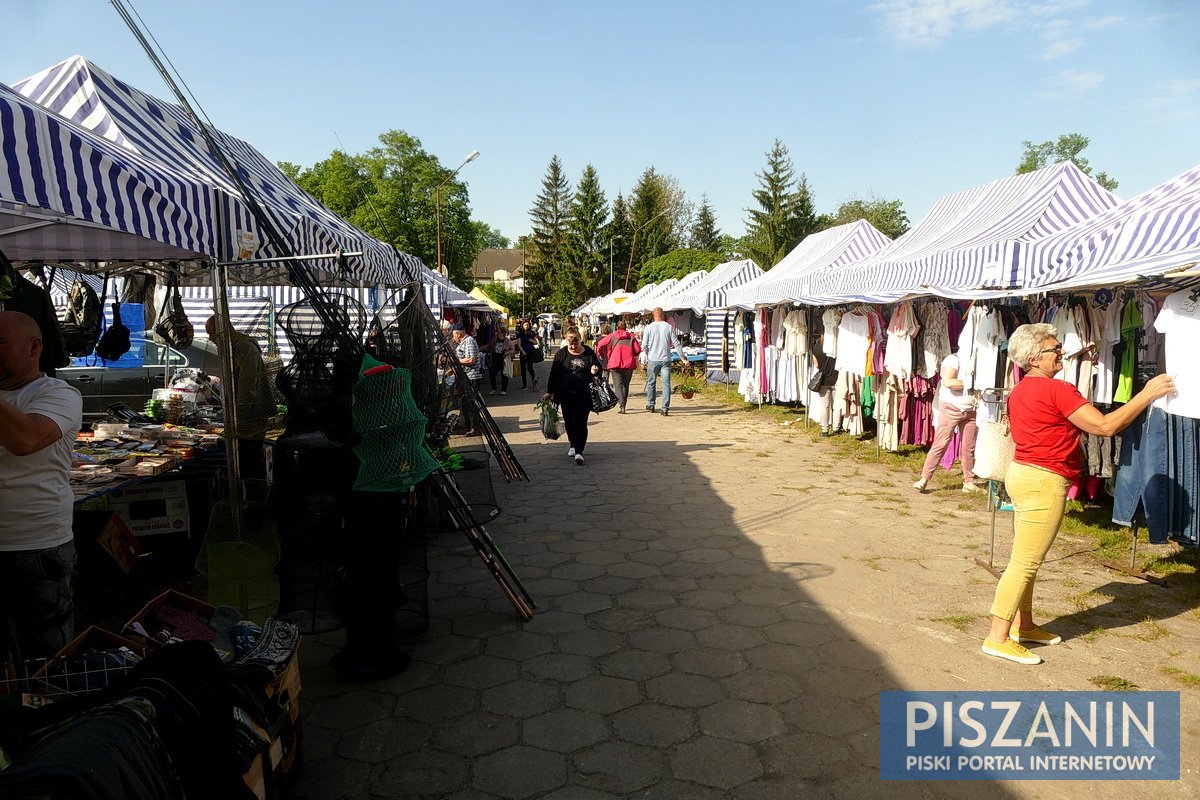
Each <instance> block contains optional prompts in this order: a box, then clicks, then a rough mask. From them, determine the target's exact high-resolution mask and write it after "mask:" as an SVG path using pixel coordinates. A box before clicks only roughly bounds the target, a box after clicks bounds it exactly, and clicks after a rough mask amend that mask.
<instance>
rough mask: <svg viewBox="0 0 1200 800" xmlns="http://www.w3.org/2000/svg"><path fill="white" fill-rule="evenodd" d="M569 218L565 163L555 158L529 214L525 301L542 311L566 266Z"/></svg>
mask: <svg viewBox="0 0 1200 800" xmlns="http://www.w3.org/2000/svg"><path fill="white" fill-rule="evenodd" d="M570 214H571V186H570V184H569V183H568V182H567V178H566V176H565V175H564V174H563V169H562V162H561V161H560V160H559V158H558V156H557V155H555V156H552V157H551V158H550V164H549V165H548V166H547V167H546V175H545V176H544V177H543V178H542V190H541V192H539V193H538V196H537V199H536V200H534V203H533V208H531V209H530V210H529V219H530V222H531V223H532V231H531V233H530V236H529V245H530V246H529V248H528V250H527V251H526V263H525V299H526V302H527V303H528V304H530V305H532V306H536V307H537V308H538V309H539V310H542V309H545V308H546V307H547V306H548V304H549V303H550V302H551V300H552V297H553V295H554V281H555V274H556V273H557V272H558V271H559V270H560V269H563V268H564V267H565V265H566V262H567V229H568V223H569V221H570ZM567 310H570V309H567ZM560 313H561V311H560Z"/></svg>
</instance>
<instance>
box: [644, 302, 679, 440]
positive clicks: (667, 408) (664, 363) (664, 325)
mask: <svg viewBox="0 0 1200 800" xmlns="http://www.w3.org/2000/svg"><path fill="white" fill-rule="evenodd" d="M672 349H674V350H675V352H677V353H679V359H680V362H681V363H683V364H687V358H686V357H685V356H684V355H683V347H682V346H681V345H680V344H679V337H678V336H676V335H675V329H674V328H673V327H671V323H669V322H667V315H666V313H665V312H663V310H662V309H661V308H656V309H654V322H651V323H650V324H649V325H647V326H646V329H645V330H644V331H642V352H643V353H645V354H646V410H647V411H649V412H650V413H652V414H653V413H654V399H655V383H656V380H655V378H656V377H657V376H659V375H661V376H662V390H663V398H662V415H663V416H664V417H665V416H667V415H668V414H670V413H671V350H672Z"/></svg>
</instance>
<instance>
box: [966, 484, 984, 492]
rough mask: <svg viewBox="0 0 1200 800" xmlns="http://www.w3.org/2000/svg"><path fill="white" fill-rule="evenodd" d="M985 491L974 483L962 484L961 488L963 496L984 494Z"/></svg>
mask: <svg viewBox="0 0 1200 800" xmlns="http://www.w3.org/2000/svg"><path fill="white" fill-rule="evenodd" d="M986 492H987V489H984V488H983V487H982V486H979V485H977V484H974V483H964V484H963V487H962V493H963V494H984V493H986Z"/></svg>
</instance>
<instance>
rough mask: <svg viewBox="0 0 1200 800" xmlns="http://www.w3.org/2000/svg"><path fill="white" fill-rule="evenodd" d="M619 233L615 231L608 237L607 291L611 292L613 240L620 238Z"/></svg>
mask: <svg viewBox="0 0 1200 800" xmlns="http://www.w3.org/2000/svg"><path fill="white" fill-rule="evenodd" d="M620 238H622V237H621V234H619V233H617V234H614V235H612V236H610V237H608V293H609V294H612V293H613V240H614V239H620Z"/></svg>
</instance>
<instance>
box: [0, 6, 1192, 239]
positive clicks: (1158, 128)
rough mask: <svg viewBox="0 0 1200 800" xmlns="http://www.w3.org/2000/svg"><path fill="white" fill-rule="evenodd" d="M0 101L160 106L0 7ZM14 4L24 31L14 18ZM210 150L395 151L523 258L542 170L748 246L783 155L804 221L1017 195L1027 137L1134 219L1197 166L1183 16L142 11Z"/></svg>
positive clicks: (926, 9)
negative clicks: (412, 146)
mask: <svg viewBox="0 0 1200 800" xmlns="http://www.w3.org/2000/svg"><path fill="white" fill-rule="evenodd" d="M4 6H5V9H4V16H5V29H6V33H7V36H6V37H5V44H4V47H3V48H0V81H2V82H5V83H13V82H15V81H17V80H19V79H20V78H23V77H26V76H27V75H29V74H31V73H33V72H36V71H38V70H40V69H43V68H45V67H47V66H50V65H51V64H53V63H56V62H57V61H60V60H62V59H63V58H66V57H68V56H71V55H76V54H79V55H83V56H86V57H87V58H89V59H90V60H91V61H93V62H94V63H96V64H97V65H98V66H100V67H101V68H103V69H105V70H107V71H108V72H110V73H112V74H114V75H116V76H117V77H119V78H122V79H124V80H126V81H127V82H129V83H132V84H134V85H136V86H138V87H140V88H142V89H144V90H146V91H148V92H150V93H151V94H156V95H158V96H160V97H163V98H168V97H169V95H168V93H167V90H166V88H165V87H164V86H163V85H162V83H161V81H160V79H159V78H158V76H157V75H156V74H155V73H154V72H153V70H152V68H151V66H150V64H149V62H148V61H147V59H146V57H145V55H144V54H143V53H142V52H141V50H140V48H139V47H138V46H137V44H136V43H135V42H134V40H133V38H132V36H131V35H130V33H129V32H128V31H127V30H126V29H125V27H124V25H123V24H122V23H121V22H120V20H119V18H118V17H117V14H116V12H115V11H114V10H113V9H112V7H111V6H110V5H109V3H108V2H106V0H5V2H4ZM14 6H15V9H14ZM136 8H137V10H138V12H139V13H140V14H141V16H142V18H143V19H144V20H145V21H146V23H147V24H148V25H149V26H150V28H151V30H152V31H153V33H154V34H155V36H156V37H157V39H158V41H159V43H160V44H161V45H162V46H163V48H164V49H165V50H166V52H167V54H168V55H169V56H170V58H171V60H172V61H173V62H174V64H175V66H176V67H177V68H178V69H179V71H180V72H181V73H182V75H183V77H184V79H185V80H186V81H187V83H188V84H189V85H190V87H191V89H192V91H193V92H194V93H195V94H196V96H197V97H198V98H199V99H200V101H201V103H202V105H203V106H204V108H205V109H206V110H207V111H208V113H209V115H210V116H211V117H212V119H213V120H214V121H215V122H216V124H217V125H218V126H219V127H221V128H223V129H224V130H226V131H228V132H229V133H232V134H234V135H237V136H240V137H242V138H244V139H246V140H248V141H250V142H251V143H252V144H254V145H255V146H256V147H257V148H258V149H259V150H261V151H262V152H263V153H264V154H265V155H267V156H268V157H269V158H271V159H273V160H276V161H293V162H296V163H299V164H302V165H304V166H308V165H311V164H312V163H314V162H315V161H318V160H320V159H322V158H324V157H326V156H328V154H329V152H330V151H331V150H333V149H334V148H335V147H337V146H338V140H337V138H336V136H335V132H336V134H337V135H340V137H341V141H342V143H343V144H344V147H345V149H346V150H348V151H350V152H361V151H363V150H366V149H368V148H370V147H371V146H373V145H374V144H375V142H376V138H377V136H378V135H379V134H380V133H382V132H384V131H386V130H390V129H393V128H399V129H403V130H406V131H408V132H409V133H411V134H413V135H415V136H416V137H418V138H419V139H420V140H421V142H422V144H423V145H424V147H425V148H426V149H427V150H428V151H430V152H431V153H433V154H434V155H436V156H437V157H438V158H439V159H441V161H442V162H443V163H444V164H446V165H447V166H448V167H451V168H453V167H454V166H457V165H458V163H460V162H461V160H462V158H463V157H464V156H465V155H466V153H468V152H469V151H470V150H472V149H479V150H480V151H481V152H482V154H483V155H482V156H481V157H480V158H479V159H478V160H476V161H475V162H473V163H472V164H470V165H468V166H467V167H466V168H464V170H463V172H462V173H460V177H462V178H463V179H464V180H465V181H466V183H467V184H468V186H469V189H470V193H471V202H472V206H473V210H474V214H475V216H476V218H477V219H481V220H483V221H485V222H487V223H489V224H491V225H493V226H494V227H497V228H499V229H500V230H501V231H502V232H503V233H504V234H505V235H507V236H509V237H510V238H515V237H516V236H517V235H519V234H521V233H524V232H526V231H527V230H528V227H529V216H528V212H529V208H530V206H531V205H532V203H533V199H534V197H535V196H536V194H537V192H538V190H539V187H540V181H541V178H542V176H543V174H544V172H545V169H546V165H547V164H548V162H549V160H550V157H551V156H552V155H553V154H558V155H559V157H560V158H561V159H562V161H563V164H564V167H565V168H566V171H567V174H568V176H569V177H570V178H571V180H572V181H575V180H577V179H578V177H579V174H580V172H581V171H582V170H583V168H584V166H585V165H586V164H588V163H589V162H590V163H591V164H593V165H594V166H595V167H596V169H597V170H598V172H599V175H600V180H601V182H602V184H603V186H604V188H605V191H606V193H607V194H608V196H609V198H610V199H611V198H612V197H614V196H615V195H616V193H617V191H618V190H622V191H624V192H625V193H626V195H628V192H629V190H630V188H631V187H632V186H633V185H634V183H635V181H636V180H637V177H638V176H639V175H640V174H641V172H642V171H643V170H644V169H645V168H646V167H647V166H651V165H653V166H654V167H655V168H656V169H657V170H658V171H659V172H662V173H666V174H669V175H672V176H674V177H676V178H677V179H678V180H679V182H680V185H681V187H682V188H683V189H684V191H685V192H686V193H687V195H688V197H689V199H692V200H695V201H699V199H700V196H701V194H705V193H706V194H707V195H708V197H709V199H710V201H711V203H712V204H713V206H714V208H715V210H716V213H717V223H718V226H719V227H720V228H721V229H722V230H723V231H725V232H727V233H732V234H735V235H737V234H740V233H742V232H743V220H744V217H745V211H744V209H745V208H746V207H747V206H748V205H750V204H751V196H750V193H751V191H752V190H753V189H754V188H755V186H756V180H755V177H754V173H755V172H756V171H759V170H761V169H762V168H763V164H764V161H765V158H764V154H765V152H766V151H767V150H768V149H769V148H770V146H771V143H772V141H773V140H774V139H775V138H776V137H778V138H779V139H781V140H782V141H783V142H784V144H786V145H787V146H788V148H789V149H790V150H791V155H792V159H793V161H794V162H795V165H796V168H797V170H798V171H800V172H804V173H805V174H806V175H807V177H808V181H809V186H810V188H811V189H812V191H813V193H814V195H815V198H816V201H817V208H818V210H819V211H832V210H834V209H835V208H836V207H837V205H838V204H839V203H841V202H842V201H844V200H846V199H848V198H850V197H853V196H864V195H867V194H875V195H877V196H880V197H884V198H888V199H893V198H895V199H900V200H901V201H903V203H904V205H905V208H906V210H907V211H908V215H909V219H910V220H911V221H912V222H913V223H915V222H917V221H918V220H919V219H920V218H921V217H922V216H923V215H924V214H925V213H926V212H927V211H928V210H929V208H930V207H931V206H932V204H933V203H934V201H935V200H937V198H939V197H941V196H942V195H945V194H949V193H951V192H956V191H959V190H962V189H966V188H969V187H971V186H975V185H977V184H980V183H984V182H986V181H989V180H993V179H995V178H999V177H1003V176H1006V175H1009V174H1012V172H1013V170H1014V169H1015V167H1016V165H1017V162H1018V161H1019V160H1020V154H1021V143H1022V141H1023V140H1025V139H1031V140H1034V141H1043V140H1046V139H1052V138H1057V136H1058V135H1059V134H1062V133H1069V132H1079V133H1083V134H1084V135H1086V136H1089V137H1090V138H1091V140H1092V144H1091V146H1090V147H1089V148H1088V149H1087V151H1085V155H1086V156H1087V157H1088V158H1089V159H1090V160H1091V163H1092V164H1093V166H1094V167H1095V168H1097V169H1100V170H1104V171H1106V172H1108V173H1109V175H1111V176H1113V177H1115V178H1116V179H1118V180H1119V181H1120V184H1121V185H1120V187H1119V188H1118V189H1117V194H1118V195H1120V196H1121V197H1123V198H1124V197H1130V196H1132V195H1134V194H1136V193H1138V192H1141V191H1143V190H1145V189H1148V188H1150V187H1152V186H1154V185H1156V184H1158V183H1161V182H1163V181H1165V180H1167V179H1168V178H1171V177H1173V176H1174V175H1176V174H1178V173H1180V172H1183V171H1184V170H1185V169H1188V168H1190V167H1193V166H1195V165H1197V164H1200V44H1198V42H1200V3H1196V2H1193V0H1179V1H1178V2H1172V1H1171V0H1140V1H1139V0H1090V1H1089V0H1056V1H1052V2H1025V1H1024V0H877V2H867V3H848V2H826V1H825V0H791V2H765V1H764V2H757V1H756V0H748V1H747V0H742V1H741V2H705V1H704V0H689V1H688V2H674V1H671V2H668V1H667V0H636V1H635V2H625V1H624V0H605V2H594V3H591V2H582V1H581V2H572V1H571V0H567V1H566V2H562V1H561V0H560V1H559V2H521V1H520V0H518V2H454V1H453V0H448V1H446V2H423V3H410V2H366V1H365V0H340V2H314V1H313V0H291V1H290V2H282V1H281V0H239V1H238V2H230V1H229V0H136Z"/></svg>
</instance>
